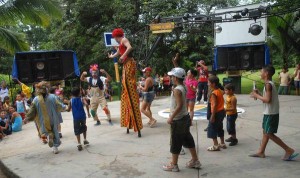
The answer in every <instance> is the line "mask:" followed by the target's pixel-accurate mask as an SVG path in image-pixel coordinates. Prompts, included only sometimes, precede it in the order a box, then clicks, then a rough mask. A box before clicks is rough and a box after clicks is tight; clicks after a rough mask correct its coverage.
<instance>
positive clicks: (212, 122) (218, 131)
mask: <svg viewBox="0 0 300 178" xmlns="http://www.w3.org/2000/svg"><path fill="white" fill-rule="evenodd" d="M218 85H219V78H218V77H217V76H213V75H212V76H210V77H209V78H208V86H209V87H210V88H211V90H212V93H211V95H210V98H209V100H210V103H211V113H210V114H211V115H210V119H209V123H208V128H207V137H208V138H211V139H213V144H214V145H213V146H211V147H208V148H207V151H220V148H223V149H226V148H227V147H226V144H225V142H224V129H223V120H224V117H225V110H224V98H223V92H222V90H221V89H219V88H218V87H217V86H218ZM217 137H220V139H221V143H220V144H219V143H218V139H217Z"/></svg>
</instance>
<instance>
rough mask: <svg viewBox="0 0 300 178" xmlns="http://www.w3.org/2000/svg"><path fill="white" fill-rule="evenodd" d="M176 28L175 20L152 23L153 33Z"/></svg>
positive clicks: (170, 30)
mask: <svg viewBox="0 0 300 178" xmlns="http://www.w3.org/2000/svg"><path fill="white" fill-rule="evenodd" d="M174 28H175V23H174V22H168V23H156V24H150V30H151V31H152V33H169V32H172V30H173V29H174Z"/></svg>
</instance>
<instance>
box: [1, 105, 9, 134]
mask: <svg viewBox="0 0 300 178" xmlns="http://www.w3.org/2000/svg"><path fill="white" fill-rule="evenodd" d="M0 133H2V135H10V134H11V133H12V131H11V125H10V123H9V119H8V118H7V112H6V110H1V112H0Z"/></svg>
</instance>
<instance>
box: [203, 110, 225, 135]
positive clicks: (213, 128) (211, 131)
mask: <svg viewBox="0 0 300 178" xmlns="http://www.w3.org/2000/svg"><path fill="white" fill-rule="evenodd" d="M224 117H225V111H224V110H223V111H220V112H217V113H216V119H215V122H214V123H211V122H210V121H209V123H208V128H207V138H213V139H215V138H217V137H224V129H223V120H224Z"/></svg>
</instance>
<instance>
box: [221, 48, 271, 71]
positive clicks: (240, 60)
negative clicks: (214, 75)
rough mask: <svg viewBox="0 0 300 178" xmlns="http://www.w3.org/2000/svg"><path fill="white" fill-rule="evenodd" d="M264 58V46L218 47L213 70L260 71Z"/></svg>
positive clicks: (264, 63)
mask: <svg viewBox="0 0 300 178" xmlns="http://www.w3.org/2000/svg"><path fill="white" fill-rule="evenodd" d="M265 58H266V57H265V45H252V46H236V47H234V46H233V47H218V48H217V58H216V60H215V63H216V64H215V66H216V69H215V70H219V71H225V70H254V69H261V68H262V67H263V66H264V65H266V60H265Z"/></svg>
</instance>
